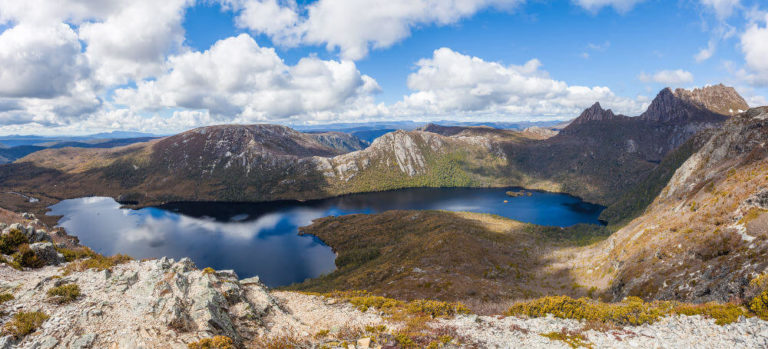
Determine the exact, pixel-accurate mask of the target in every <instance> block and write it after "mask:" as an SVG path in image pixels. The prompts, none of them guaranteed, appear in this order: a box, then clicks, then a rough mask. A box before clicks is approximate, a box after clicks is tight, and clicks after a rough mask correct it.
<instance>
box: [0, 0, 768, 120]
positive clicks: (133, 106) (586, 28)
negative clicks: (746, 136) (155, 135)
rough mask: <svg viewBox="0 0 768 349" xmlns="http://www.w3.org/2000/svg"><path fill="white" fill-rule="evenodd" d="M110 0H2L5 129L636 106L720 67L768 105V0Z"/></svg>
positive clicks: (0, 94)
mask: <svg viewBox="0 0 768 349" xmlns="http://www.w3.org/2000/svg"><path fill="white" fill-rule="evenodd" d="M67 1H71V0H67ZM104 1H105V2H102V3H99V6H97V5H88V4H90V3H98V1H96V0H93V1H90V0H88V1H85V3H86V4H85V5H81V6H80V7H78V6H75V5H72V6H70V7H71V8H72V9H71V10H58V9H56V10H54V9H52V8H50V7H48V8H40V6H44V5H40V3H42V4H45V1H30V2H29V4H28V5H23V4H19V3H16V4H13V2H8V1H2V0H0V23H2V27H0V31H2V33H1V34H0V44H3V43H5V44H7V45H0V63H4V64H0V73H3V74H0V83H11V82H13V83H15V84H16V85H17V87H7V88H4V89H3V88H0V133H46V132H67V133H89V132H99V131H109V130H115V129H126V130H142V131H151V132H172V131H180V130H183V129H187V128H191V127H196V126H203V125H208V124H216V123H253V122H256V123H261V122H270V123H283V124H318V123H326V122H364V121H375V120H392V119H403V120H443V119H455V120H473V121H481V120H482V121H486V120H502V121H507V120H508V121H517V120H532V121H536V120H552V119H569V118H572V117H574V116H576V115H577V114H578V112H579V111H580V110H582V109H583V108H585V107H587V106H589V105H590V104H592V103H594V102H595V101H600V102H601V103H602V104H603V105H605V106H608V107H611V108H613V109H615V110H616V111H618V112H622V113H626V114H629V115H637V114H639V113H640V112H641V111H642V110H643V109H644V108H645V106H646V105H647V103H648V101H649V100H650V99H651V98H653V96H654V95H655V94H656V93H657V92H658V91H659V90H660V89H661V88H663V87H665V86H671V87H683V88H693V87H698V86H704V85H707V84H715V83H720V82H722V83H725V84H726V85H730V86H734V87H736V88H737V90H738V91H739V92H740V93H741V94H742V95H743V96H744V97H745V98H746V99H747V101H748V102H749V103H750V105H752V106H756V105H761V104H768V102H766V98H765V96H768V63H764V62H761V57H765V55H766V54H768V23H766V22H767V21H768V14H766V12H765V11H768V4H766V3H765V2H764V1H757V0H741V1H739V0H680V1H656V0H645V1H643V0H573V1H565V0H563V1H540V0H531V1H524V0H457V1H436V0H413V1H402V0H392V1H382V0H317V1H301V2H298V3H296V2H293V1H285V0H216V1H214V0H205V1H194V0H169V1H167V2H166V3H164V4H163V5H159V4H157V3H155V2H153V1H150V0H136V1H131V2H126V1H122V0H104ZM25 6H26V7H25ZM35 6H37V8H36V7H35ZM64 7H66V6H64ZM371 9H377V10H375V11H374V10H371ZM35 11H36V13H37V14H36V15H30V14H29V13H35ZM33 25H34V26H33ZM60 25H64V26H66V27H62V26H60ZM48 27H50V30H44V29H42V28H48ZM147 38H151V39H149V40H148V39H147ZM14 45H15V46H14ZM4 46H6V47H8V49H10V48H11V47H13V48H14V51H15V52H19V51H25V50H26V51H29V52H30V53H34V54H35V55H37V56H38V57H43V58H45V55H47V54H50V55H52V56H53V55H55V57H57V58H56V59H53V60H44V61H45V62H46V64H45V66H46V68H47V70H46V69H42V72H37V73H35V74H27V73H24V72H25V71H26V70H25V69H26V68H29V67H32V66H35V64H38V66H39V64H40V61H30V60H26V61H25V60H24V59H20V58H18V55H17V56H14V55H12V54H11V53H3V52H2V51H3V47H4ZM73 47H74V48H75V49H76V50H75V49H73ZM708 48H709V50H705V49H708ZM702 50H705V51H709V52H708V53H707V52H702ZM68 55H71V57H70V56H68ZM33 56H34V55H33ZM766 61H768V58H766ZM4 79H9V80H8V81H6V80H4ZM11 79H12V80H11ZM51 84H53V86H52V85H51Z"/></svg>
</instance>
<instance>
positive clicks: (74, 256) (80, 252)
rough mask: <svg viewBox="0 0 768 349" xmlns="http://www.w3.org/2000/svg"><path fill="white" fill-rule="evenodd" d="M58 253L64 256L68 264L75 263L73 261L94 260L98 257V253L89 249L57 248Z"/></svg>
mask: <svg viewBox="0 0 768 349" xmlns="http://www.w3.org/2000/svg"><path fill="white" fill-rule="evenodd" d="M56 251H58V252H59V253H61V254H62V255H64V260H66V261H67V262H73V261H76V260H79V259H84V258H94V257H96V256H98V253H96V252H94V251H93V250H91V249H90V248H88V247H75V248H66V247H57V248H56Z"/></svg>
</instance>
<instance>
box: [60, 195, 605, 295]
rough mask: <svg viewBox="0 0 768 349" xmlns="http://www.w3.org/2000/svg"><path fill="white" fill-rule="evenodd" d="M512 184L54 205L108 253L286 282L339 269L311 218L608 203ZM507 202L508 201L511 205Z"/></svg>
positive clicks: (540, 213)
mask: <svg viewBox="0 0 768 349" xmlns="http://www.w3.org/2000/svg"><path fill="white" fill-rule="evenodd" d="M505 191H506V189H469V188H456V189H435V188H431V189H409V190H398V191H389V192H380V193H368V194H355V195H348V196H342V197H336V198H331V199H325V200H314V201H307V202H298V201H281V202H269V203H211V202H190V203H173V204H167V205H164V206H162V207H150V208H144V209H140V210H129V209H121V208H120V204H118V203H116V202H115V201H114V200H112V199H111V198H100V197H90V198H80V199H73V200H65V201H62V202H60V203H58V204H56V205H54V206H52V207H51V209H52V211H51V214H54V215H63V216H64V217H63V218H62V219H61V221H60V225H61V226H63V227H64V228H66V229H67V231H68V232H69V233H70V234H73V235H76V236H78V238H80V241H81V242H82V243H83V244H85V245H86V246H90V247H92V248H93V249H94V250H96V251H97V252H100V253H103V254H108V255H111V254H115V253H125V254H128V255H131V256H133V257H135V258H156V257H161V256H168V257H170V258H182V257H190V258H192V260H194V261H195V263H196V264H197V265H198V266H200V267H208V266H210V267H213V268H215V269H234V270H235V271H236V272H237V273H238V275H239V276H240V277H243V278H245V277H250V276H254V275H258V276H260V277H261V278H262V280H263V281H264V282H265V283H266V284H267V285H269V286H281V285H287V284H290V283H293V282H300V281H303V280H304V279H306V278H310V277H317V276H319V275H321V274H323V273H328V272H330V271H332V270H333V269H334V267H335V266H334V258H335V257H334V254H333V252H332V251H331V249H330V248H329V247H328V246H326V245H325V244H323V243H322V242H321V241H320V240H318V239H317V238H315V237H313V236H299V235H298V228H299V227H301V226H305V225H309V224H310V223H311V222H312V220H314V219H317V218H320V217H326V216H336V215H346V214H351V213H374V212H382V211H386V210H392V209H435V210H451V211H473V212H483V213H492V214H497V215H501V216H505V217H509V218H513V219H517V220H520V221H524V222H531V223H537V224H545V225H558V226H569V225H573V224H576V223H598V220H597V217H598V215H599V214H600V211H601V210H602V207H600V206H595V205H591V204H586V203H583V202H581V201H580V200H579V199H578V198H575V197H572V196H568V195H562V194H552V193H542V192H534V194H533V195H532V196H525V197H519V198H512V199H510V198H509V197H507V196H506V195H505V194H504V193H505ZM504 200H507V201H508V202H507V203H504Z"/></svg>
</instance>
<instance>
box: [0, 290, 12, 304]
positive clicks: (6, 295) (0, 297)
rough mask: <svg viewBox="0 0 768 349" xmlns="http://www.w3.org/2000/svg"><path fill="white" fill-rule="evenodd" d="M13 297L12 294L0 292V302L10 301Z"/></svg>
mask: <svg viewBox="0 0 768 349" xmlns="http://www.w3.org/2000/svg"><path fill="white" fill-rule="evenodd" d="M13 299H14V297H13V295H12V294H10V293H7V292H6V293H0V304H3V303H5V302H8V301H12V300H13Z"/></svg>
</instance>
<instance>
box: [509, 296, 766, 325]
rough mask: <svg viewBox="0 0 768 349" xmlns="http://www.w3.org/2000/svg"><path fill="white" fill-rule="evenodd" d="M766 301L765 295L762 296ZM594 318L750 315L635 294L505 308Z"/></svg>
mask: <svg viewBox="0 0 768 349" xmlns="http://www.w3.org/2000/svg"><path fill="white" fill-rule="evenodd" d="M766 300H768V295H766ZM547 314H552V315H553V316H555V317H559V318H565V319H576V320H586V321H596V322H602V323H610V324H616V325H633V326H634V325H642V324H648V323H653V322H655V321H657V320H658V319H660V318H661V317H663V316H667V315H702V316H704V317H708V318H712V319H715V322H716V323H717V324H719V325H725V324H729V323H732V322H735V321H737V320H738V318H739V317H740V316H749V315H750V314H749V313H748V312H747V311H746V310H745V309H744V308H742V307H741V306H739V305H737V304H732V303H729V304H716V303H707V304H678V303H673V302H644V301H643V300H642V299H640V298H637V297H627V298H626V299H625V300H624V301H622V302H620V303H603V302H597V301H593V300H590V299H587V298H580V299H573V298H571V297H568V296H556V297H544V298H539V299H535V300H532V301H529V302H523V303H517V304H514V305H512V307H510V308H509V310H507V315H526V316H530V317H543V316H546V315H547Z"/></svg>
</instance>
